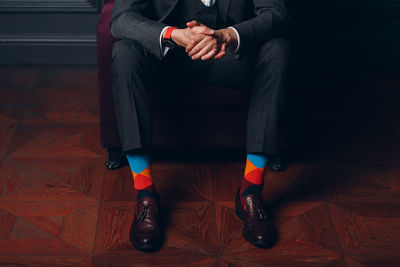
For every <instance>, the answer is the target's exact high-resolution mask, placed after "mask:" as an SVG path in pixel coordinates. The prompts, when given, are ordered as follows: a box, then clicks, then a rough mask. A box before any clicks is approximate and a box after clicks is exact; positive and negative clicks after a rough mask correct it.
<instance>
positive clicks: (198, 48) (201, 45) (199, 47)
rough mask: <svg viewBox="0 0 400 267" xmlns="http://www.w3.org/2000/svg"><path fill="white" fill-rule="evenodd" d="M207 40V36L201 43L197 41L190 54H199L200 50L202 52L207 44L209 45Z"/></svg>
mask: <svg viewBox="0 0 400 267" xmlns="http://www.w3.org/2000/svg"><path fill="white" fill-rule="evenodd" d="M207 41H208V40H206V38H204V39H203V40H201V41H200V42H199V43H197V44H196V45H195V46H194V47H193V48H192V49H191V50H190V51H189V53H188V55H189V56H190V57H192V56H194V55H195V54H197V53H198V52H200V51H201V50H202V49H203V48H204V47H205V46H206V45H207Z"/></svg>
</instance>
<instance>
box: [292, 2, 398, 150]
mask: <svg viewBox="0 0 400 267" xmlns="http://www.w3.org/2000/svg"><path fill="white" fill-rule="evenodd" d="M289 8H290V11H291V15H292V19H293V20H292V31H291V33H290V39H291V44H292V50H293V58H292V59H293V62H292V63H293V64H292V66H291V79H290V90H289V92H288V98H287V99H288V100H287V101H288V103H287V105H286V107H287V114H286V115H287V120H285V122H286V124H287V125H286V126H287V127H286V134H287V135H288V136H289V138H287V139H288V140H290V141H291V147H292V149H293V148H294V147H296V146H297V151H298V152H299V153H304V152H305V151H310V150H311V151H312V150H313V149H318V147H319V144H320V143H323V141H322V140H321V139H323V138H324V137H325V136H327V135H329V134H330V133H331V132H332V129H333V128H338V127H339V128H342V129H343V133H345V132H346V129H347V128H348V127H359V128H362V127H365V126H366V125H368V127H370V126H371V125H375V126H374V127H377V128H379V127H381V126H382V125H383V124H384V122H387V121H388V119H387V118H388V117H390V116H391V115H390V112H391V111H390V110H391V109H392V105H389V104H388V103H394V101H391V100H390V98H393V97H394V91H393V90H392V92H389V91H388V90H389V89H386V88H385V85H384V84H382V85H381V86H380V85H379V84H378V83H377V82H376V80H375V79H377V77H379V75H382V73H384V74H385V75H388V76H389V75H392V76H393V75H395V73H396V70H398V69H399V67H400V50H399V48H400V42H399V41H400V31H399V30H400V1H390V0H335V1H333V0H332V1H319V0H318V1H317V0H308V1H296V0H293V1H290V3H289ZM397 76H398V75H397ZM394 77H395V76H394ZM396 96H397V95H396ZM397 99H398V98H397ZM311 146H314V147H311Z"/></svg>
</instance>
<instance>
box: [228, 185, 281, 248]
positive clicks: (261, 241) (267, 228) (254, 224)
mask: <svg viewBox="0 0 400 267" xmlns="http://www.w3.org/2000/svg"><path fill="white" fill-rule="evenodd" d="M244 205H245V208H243V205H242V204H241V202H240V196H239V190H238V191H237V192H236V197H235V206H236V215H237V216H238V217H239V218H240V219H242V220H243V221H244V227H243V230H242V234H243V237H244V238H245V239H246V240H247V241H249V242H250V244H252V245H254V246H257V247H260V248H267V247H272V245H273V244H274V242H275V241H276V237H277V232H276V230H275V227H274V225H273V220H272V216H271V215H269V213H268V212H267V210H266V208H265V205H264V201H263V199H262V197H261V196H260V195H258V194H248V195H246V196H245V197H244Z"/></svg>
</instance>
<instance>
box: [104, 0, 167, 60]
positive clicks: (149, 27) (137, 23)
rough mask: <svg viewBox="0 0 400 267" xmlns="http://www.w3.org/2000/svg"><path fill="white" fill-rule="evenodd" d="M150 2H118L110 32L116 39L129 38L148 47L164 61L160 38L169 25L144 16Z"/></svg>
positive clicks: (114, 9)
mask: <svg viewBox="0 0 400 267" xmlns="http://www.w3.org/2000/svg"><path fill="white" fill-rule="evenodd" d="M149 5H150V0H116V1H115V4H114V7H113V11H112V17H111V21H110V31H111V34H112V35H113V37H114V38H115V39H117V40H118V39H123V38H128V39H132V40H135V41H137V42H139V43H140V44H142V45H143V46H144V47H146V48H147V49H148V50H149V51H150V52H151V53H152V54H154V55H155V56H156V57H157V58H159V59H160V60H161V59H162V55H161V50H160V44H159V38H160V34H161V32H162V30H163V28H164V27H166V26H167V25H166V24H164V23H161V22H158V21H156V20H151V19H149V18H147V17H146V16H144V14H145V13H146V11H147V10H148V8H149Z"/></svg>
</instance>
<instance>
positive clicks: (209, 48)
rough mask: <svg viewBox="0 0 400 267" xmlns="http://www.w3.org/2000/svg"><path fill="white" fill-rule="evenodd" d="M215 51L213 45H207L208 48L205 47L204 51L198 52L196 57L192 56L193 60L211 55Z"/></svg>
mask: <svg viewBox="0 0 400 267" xmlns="http://www.w3.org/2000/svg"><path fill="white" fill-rule="evenodd" d="M213 49H214V48H213V45H207V46H205V47H204V48H203V49H202V50H200V52H198V53H197V54H195V55H194V56H192V59H193V60H196V59H200V58H201V57H202V56H204V55H206V54H208V53H209V52H210V51H212V50H213Z"/></svg>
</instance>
